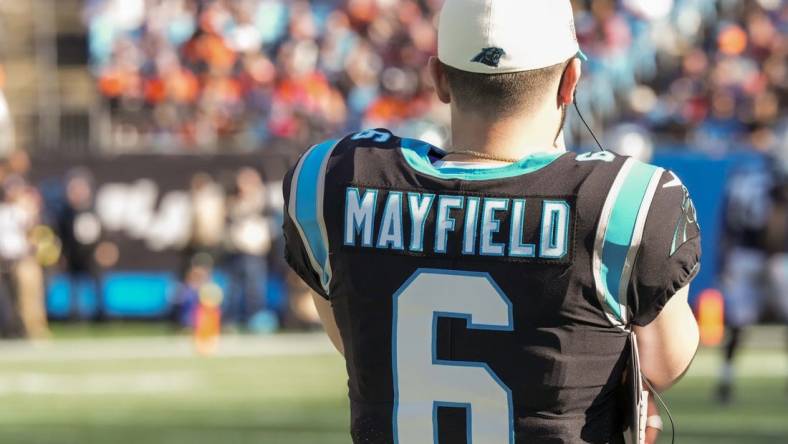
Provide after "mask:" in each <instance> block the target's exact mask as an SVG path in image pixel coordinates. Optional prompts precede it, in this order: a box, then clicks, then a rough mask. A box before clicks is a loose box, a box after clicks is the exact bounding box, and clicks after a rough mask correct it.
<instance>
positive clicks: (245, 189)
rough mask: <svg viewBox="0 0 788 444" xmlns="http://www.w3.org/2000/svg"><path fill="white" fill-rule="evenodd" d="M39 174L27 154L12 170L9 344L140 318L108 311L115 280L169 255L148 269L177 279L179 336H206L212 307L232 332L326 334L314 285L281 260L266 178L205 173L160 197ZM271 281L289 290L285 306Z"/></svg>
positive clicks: (4, 189) (141, 186)
mask: <svg viewBox="0 0 788 444" xmlns="http://www.w3.org/2000/svg"><path fill="white" fill-rule="evenodd" d="M30 167H31V162H30V159H29V158H28V156H27V154H26V152H25V151H21V150H18V151H14V152H12V153H11V154H10V155H9V156H7V157H6V158H5V159H3V160H2V161H0V338H22V337H29V338H33V339H42V338H47V337H49V336H50V332H49V327H48V318H51V317H54V318H57V319H62V320H68V321H94V322H102V321H105V320H107V319H109V318H112V317H118V316H123V315H124V314H128V309H126V310H127V311H126V312H123V311H120V312H119V311H117V309H116V310H115V311H111V310H110V309H109V308H108V301H109V296H108V293H109V292H110V290H109V287H108V283H107V277H108V276H110V275H111V274H112V273H113V272H115V271H121V272H122V271H124V270H125V268H124V267H126V263H124V262H123V260H124V259H123V258H122V256H125V257H126V258H130V257H133V256H137V259H140V258H141V260H142V261H143V262H144V261H146V260H154V261H155V260H160V261H161V257H162V255H164V256H166V257H167V258H169V259H164V261H165V262H166V264H165V263H159V262H155V263H150V262H148V263H150V264H151V266H152V267H154V269H156V270H159V271H171V272H173V273H172V278H173V279H174V280H175V285H174V286H171V290H167V291H168V294H166V298H167V303H166V306H167V307H166V309H167V310H168V313H167V314H168V316H169V318H170V320H171V321H172V322H173V325H174V326H175V327H177V328H178V329H184V330H187V331H188V330H191V329H194V328H195V327H196V320H197V319H198V318H199V315H198V313H199V312H200V310H201V307H204V306H211V307H218V308H219V310H220V312H221V318H222V323H223V328H224V330H225V331H252V332H257V333H268V332H273V331H277V330H279V329H280V328H297V329H309V328H314V327H316V326H317V325H319V324H318V322H319V320H318V317H317V313H316V311H315V309H314V306H313V305H312V304H311V295H310V293H309V289H308V287H306V285H305V284H304V283H303V282H302V281H301V280H300V279H298V278H297V277H295V276H294V275H292V272H291V271H290V269H289V267H286V266H285V265H284V263H283V262H284V259H283V257H281V254H271V252H272V251H280V250H281V244H282V242H283V240H282V239H281V229H280V228H279V227H280V226H281V220H282V214H281V197H280V196H281V189H280V188H277V187H275V186H269V185H267V184H265V183H264V182H263V180H262V177H261V175H260V173H259V172H258V171H257V170H256V169H253V168H250V167H241V168H240V169H238V170H237V171H232V172H229V171H228V172H227V174H224V175H218V176H217V177H216V178H215V177H213V176H211V175H210V174H208V173H204V172H199V173H195V174H194V175H193V177H192V178H191V184H190V186H189V187H188V189H183V190H170V191H168V192H166V193H163V194H162V196H161V197H159V191H156V190H155V187H156V185H154V184H153V182H150V181H146V180H141V181H137V183H136V184H132V185H128V186H126V185H123V184H121V183H108V184H107V183H104V184H102V183H99V182H97V181H96V180H95V178H94V177H93V174H92V171H91V170H89V169H86V168H83V167H77V168H72V169H70V170H68V171H67V172H66V173H65V174H64V175H63V176H62V177H55V178H53V179H52V180H49V181H44V182H41V181H39V182H38V183H37V184H35V185H34V184H33V181H32V179H31V178H30ZM187 177H188V176H187ZM39 179H40V178H39ZM124 187H126V189H125V190H123V188H124ZM151 187H153V192H152V193H151V192H150V191H151V189H152V188H151ZM275 188H276V189H275ZM119 191H120V192H122V193H123V194H122V195H119V194H118V192H119ZM118 211H119V212H118ZM118 219H120V220H121V223H120V224H118ZM129 230H131V231H129ZM139 241H143V242H139ZM157 256H159V259H156V258H157ZM146 258H147V259H146ZM132 268H139V266H137V267H134V266H132ZM142 268H145V267H144V266H143V267H142ZM271 275H276V280H277V281H278V282H279V283H280V284H279V285H278V288H277V287H276V286H275V287H274V288H277V291H278V292H279V294H278V298H279V300H278V301H277V303H276V305H275V306H271V305H270V304H269V294H268V293H269V289H270V288H272V286H271V285H270V279H269V277H270V276H271ZM57 281H60V282H61V284H56V282H57ZM168 287H169V285H168ZM58 291H62V292H65V294H61V295H57V294H56V293H57V292H58ZM136 296H138V295H137V294H132V295H131V297H134V298H136ZM154 297H155V296H154ZM117 298H118V296H117V295H116V296H115V299H117ZM58 300H59V301H60V302H58ZM117 303H118V301H117V300H116V307H117ZM119 303H120V304H121V305H123V304H129V303H131V304H133V303H134V302H133V301H130V302H129V301H126V302H122V301H121V302H119ZM58 304H61V305H62V304H65V306H63V307H60V308H57V305H58ZM143 311H144V310H143ZM155 313H156V312H155V311H154V312H152V313H148V314H146V316H152V315H155Z"/></svg>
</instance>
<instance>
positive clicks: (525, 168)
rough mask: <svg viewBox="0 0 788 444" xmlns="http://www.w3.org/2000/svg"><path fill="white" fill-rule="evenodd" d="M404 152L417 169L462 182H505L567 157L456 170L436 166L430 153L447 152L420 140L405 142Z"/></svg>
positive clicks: (549, 156) (546, 155)
mask: <svg viewBox="0 0 788 444" xmlns="http://www.w3.org/2000/svg"><path fill="white" fill-rule="evenodd" d="M400 152H401V153H402V156H403V157H404V158H405V161H406V162H407V163H408V165H410V167H411V168H413V169H414V170H416V171H418V172H420V173H423V174H426V175H428V176H433V177H437V178H439V179H460V180H491V179H505V178H509V177H516V176H521V175H524V174H529V173H533V172H536V171H539V170H541V169H542V168H544V167H546V166H548V165H550V164H551V163H553V162H554V161H555V160H556V159H558V158H559V157H561V156H562V155H564V154H566V151H560V152H552V153H548V152H545V153H536V154H531V155H529V156H526V157H523V158H522V159H520V160H519V161H517V162H515V163H512V164H509V165H506V166H502V167H492V168H488V167H483V168H456V167H440V168H439V167H436V166H435V165H433V164H432V161H431V160H430V153H431V152H433V153H438V154H440V155H441V156H442V155H445V154H446V152H445V151H444V150H442V149H440V148H438V147H435V146H432V145H430V144H429V143H427V142H424V141H421V140H417V139H401V143H400Z"/></svg>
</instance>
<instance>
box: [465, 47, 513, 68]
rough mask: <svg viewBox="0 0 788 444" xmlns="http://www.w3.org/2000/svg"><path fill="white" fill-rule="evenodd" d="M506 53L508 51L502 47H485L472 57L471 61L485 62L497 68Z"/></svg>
mask: <svg viewBox="0 0 788 444" xmlns="http://www.w3.org/2000/svg"><path fill="white" fill-rule="evenodd" d="M504 54H506V52H505V51H504V50H503V49H501V48H495V47H493V48H483V49H482V52H480V53H479V54H477V55H476V57H474V58H473V59H471V62H476V63H484V64H485V65H487V66H490V67H492V68H497V67H498V64H499V63H500V62H501V57H502V56H503V55H504Z"/></svg>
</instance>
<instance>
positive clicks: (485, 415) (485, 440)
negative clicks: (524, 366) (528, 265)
mask: <svg viewBox="0 0 788 444" xmlns="http://www.w3.org/2000/svg"><path fill="white" fill-rule="evenodd" d="M393 308H394V318H393V332H392V334H393V342H394V343H393V344H392V353H393V355H394V356H393V357H392V358H393V366H394V368H393V371H394V374H393V376H394V418H393V423H394V424H393V425H394V442H395V443H401V444H411V443H420V444H421V443H429V442H432V443H435V444H437V442H438V440H437V436H438V430H437V429H438V424H437V411H438V407H459V408H465V410H466V418H467V423H468V427H467V430H468V431H467V436H468V442H473V443H474V444H506V443H509V444H512V443H514V427H513V421H514V418H513V413H514V411H513V407H512V392H511V390H510V389H509V388H508V387H507V386H506V385H504V384H503V382H502V381H501V380H500V378H498V376H497V375H496V374H495V373H494V372H493V371H492V369H491V368H490V367H489V366H488V365H487V364H486V363H483V362H463V361H443V360H439V359H438V358H437V356H436V339H437V338H436V337H435V335H436V326H437V320H438V318H440V317H453V318H463V319H465V320H466V322H467V326H468V328H469V329H481V330H502V331H512V329H513V327H514V325H513V314H512V304H511V301H509V299H508V298H507V297H506V295H504V294H503V292H502V291H501V289H500V288H499V287H498V285H496V284H495V282H494V281H493V280H492V278H491V277H490V275H489V274H487V273H472V272H460V271H450V270H433V269H420V270H418V271H416V273H414V274H413V275H412V276H411V277H410V279H408V281H407V282H405V284H404V285H403V286H402V287H400V289H399V290H398V291H397V293H395V294H394V307H393Z"/></svg>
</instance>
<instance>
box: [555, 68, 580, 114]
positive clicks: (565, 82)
mask: <svg viewBox="0 0 788 444" xmlns="http://www.w3.org/2000/svg"><path fill="white" fill-rule="evenodd" d="M580 74H581V68H580V59H578V58H577V57H575V58H573V59H572V61H570V62H569V64H567V65H566V69H564V74H563V75H562V76H561V84H560V85H559V86H558V106H559V107H561V106H564V105H571V104H572V101H573V100H574V97H575V90H576V89H577V83H578V82H579V81H580Z"/></svg>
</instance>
